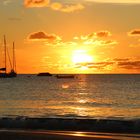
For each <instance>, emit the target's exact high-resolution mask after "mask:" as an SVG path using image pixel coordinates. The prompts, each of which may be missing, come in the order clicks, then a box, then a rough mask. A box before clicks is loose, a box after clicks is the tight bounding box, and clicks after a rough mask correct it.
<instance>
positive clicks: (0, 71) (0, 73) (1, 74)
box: [0, 36, 17, 78]
mask: <svg viewBox="0 0 140 140" xmlns="http://www.w3.org/2000/svg"><path fill="white" fill-rule="evenodd" d="M7 55H8V58H9V62H10V65H11V70H10V72H7ZM4 59H5V60H4V63H5V67H3V68H0V78H12V77H16V76H17V73H16V60H15V44H14V42H13V65H12V63H11V60H10V56H9V52H8V50H7V46H6V38H5V36H4Z"/></svg>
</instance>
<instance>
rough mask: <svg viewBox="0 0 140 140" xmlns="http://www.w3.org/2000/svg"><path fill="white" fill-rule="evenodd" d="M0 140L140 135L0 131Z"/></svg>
mask: <svg viewBox="0 0 140 140" xmlns="http://www.w3.org/2000/svg"><path fill="white" fill-rule="evenodd" d="M0 139H4V140H9V139H10V140H31V139H34V140H46V139H47V140H87V139H88V140H132V139H133V140H139V139H140V135H136V134H118V133H99V132H75V131H44V130H38V131H37V130H0Z"/></svg>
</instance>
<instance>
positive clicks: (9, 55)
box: [7, 48, 12, 69]
mask: <svg viewBox="0 0 140 140" xmlns="http://www.w3.org/2000/svg"><path fill="white" fill-rule="evenodd" d="M7 54H8V59H9V62H10V66H11V69H12V62H11V59H10V55H9V51H8V48H7Z"/></svg>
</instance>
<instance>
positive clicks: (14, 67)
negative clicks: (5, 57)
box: [13, 42, 16, 71]
mask: <svg viewBox="0 0 140 140" xmlns="http://www.w3.org/2000/svg"><path fill="white" fill-rule="evenodd" d="M13 70H14V71H16V59H15V42H13Z"/></svg>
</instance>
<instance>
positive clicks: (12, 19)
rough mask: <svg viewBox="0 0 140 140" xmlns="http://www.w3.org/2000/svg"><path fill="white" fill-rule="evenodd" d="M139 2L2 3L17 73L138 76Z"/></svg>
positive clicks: (2, 27)
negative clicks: (14, 45)
mask: <svg viewBox="0 0 140 140" xmlns="http://www.w3.org/2000/svg"><path fill="white" fill-rule="evenodd" d="M139 13H140V0H121V1H120V0H1V1H0V18H1V22H0V44H1V45H0V50H1V52H0V66H1V67H2V66H3V35H4V34H5V35H6V38H7V47H8V49H9V51H11V48H12V41H15V44H16V61H17V72H18V73H39V72H50V73H140V18H139Z"/></svg>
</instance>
